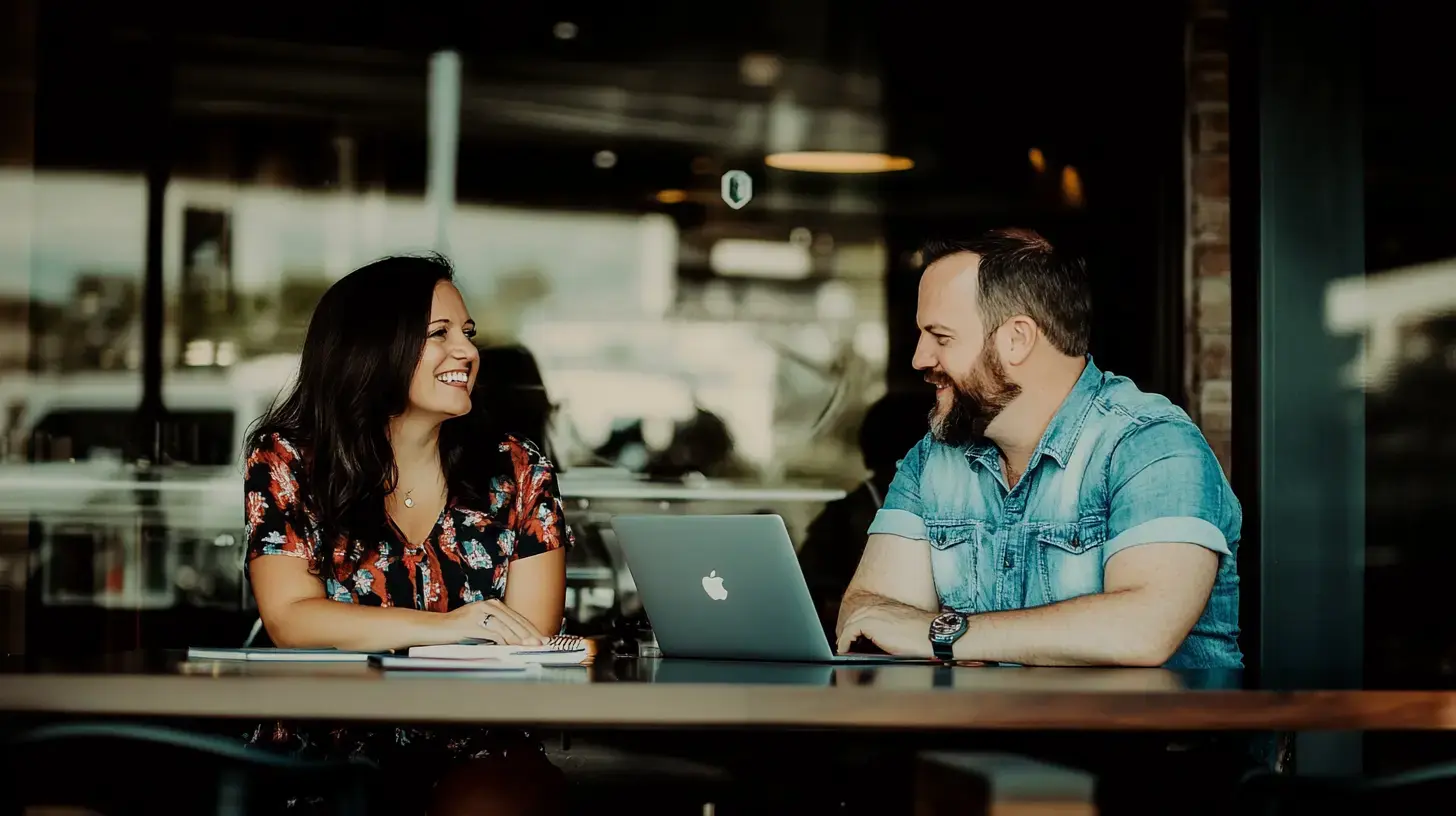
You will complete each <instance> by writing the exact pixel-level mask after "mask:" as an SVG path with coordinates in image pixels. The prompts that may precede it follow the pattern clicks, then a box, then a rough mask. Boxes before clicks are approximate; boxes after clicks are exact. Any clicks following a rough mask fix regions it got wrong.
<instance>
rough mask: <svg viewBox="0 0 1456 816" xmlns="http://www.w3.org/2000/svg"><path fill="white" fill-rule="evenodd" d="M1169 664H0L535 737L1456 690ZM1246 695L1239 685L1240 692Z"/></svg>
mask: <svg viewBox="0 0 1456 816" xmlns="http://www.w3.org/2000/svg"><path fill="white" fill-rule="evenodd" d="M1229 683H1230V681H1228V680H1221V681H1216V682H1213V683H1212V685H1215V686H1218V685H1222V686H1224V687H1222V688H1200V686H1207V685H1210V683H1209V682H1208V679H1207V678H1206V677H1203V676H1200V675H1196V674H1180V673H1175V672H1171V671H1166V670H1162V669H1049V668H988V667H978V668H971V667H963V668H954V669H947V668H937V667H933V666H925V665H907V666H879V667H873V668H858V667H857V668H835V667H830V666H810V665H773V664H752V663H715V662H702V661H673V660H602V661H599V662H598V664H597V665H595V666H592V667H590V668H587V667H582V668H566V669H556V668H538V669H537V670H534V671H533V673H531V674H530V675H518V674H507V675H498V676H490V675H485V676H461V675H442V674H439V673H425V672H410V673H400V672H390V673H386V672H380V671H378V670H375V669H372V668H370V667H368V666H366V665H361V664H317V663H315V664H302V663H296V664H278V663H275V664H263V663H231V662H205V663H187V662H185V661H181V660H180V659H179V658H178V657H177V656H176V655H175V654H168V655H158V654H151V655H125V656H116V657H112V658H108V659H102V660H97V661H92V662H91V663H90V664H89V665H86V666H80V665H74V664H73V665H61V664H49V665H46V664H40V665H37V664H29V665H26V664H24V663H22V662H21V661H17V660H15V659H10V661H9V662H8V663H7V664H4V665H0V711H4V712H12V713H19V712H30V713H52V714H66V715H92V716H111V715H125V716H143V717H209V718H210V717H225V718H244V719H267V718H273V717H279V718H291V717H299V718H308V719H317V718H328V719H337V720H355V721H362V720H371V719H373V720H388V721H394V722H399V721H417V722H456V723H478V724H501V725H506V724H510V725H534V726H538V727H563V728H565V727H576V728H680V729H696V728H703V727H718V726H725V727H757V728H801V727H807V728H832V729H893V730H1056V729H1067V730H1099V731H1102V730H1112V731H1118V730H1121V731H1164V730H1178V731H1203V730H1283V731H1318V730H1374V729H1382V730H1392V729H1394V730H1401V729H1407V730H1437V729H1450V728H1456V692H1445V691H1419V692H1393V691H1392V692H1386V691H1300V692H1273V691H1247V690H1240V689H1238V688H1229V687H1228V685H1229ZM1234 684H1235V685H1236V681H1234Z"/></svg>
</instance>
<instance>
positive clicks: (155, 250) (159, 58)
mask: <svg viewBox="0 0 1456 816" xmlns="http://www.w3.org/2000/svg"><path fill="white" fill-rule="evenodd" d="M152 36H153V37H154V39H153V42H152V51H151V53H150V54H149V55H148V60H147V65H148V67H149V70H148V72H147V76H146V77H145V78H144V81H145V82H146V85H145V86H144V87H143V88H142V93H143V95H144V98H146V99H148V100H149V102H150V104H149V106H148V108H149V109H148V115H147V118H146V119H145V122H146V131H147V136H148V138H147V145H146V148H147V153H146V156H147V165H146V172H147V243H146V253H147V254H146V271H145V276H144V278H143V284H142V402H141V405H140V406H138V407H137V416H136V418H137V431H138V439H137V443H138V453H139V455H140V456H141V458H142V459H144V460H145V461H146V462H147V463H149V464H148V466H146V467H143V468H142V469H141V470H140V471H139V472H138V474H137V491H136V500H137V526H136V535H137V553H138V557H139V559H141V561H142V563H140V564H135V565H129V566H128V569H136V570H138V573H139V574H138V575H136V576H134V578H133V579H134V580H137V581H144V578H143V575H144V574H145V573H146V572H147V563H146V562H148V561H149V560H150V559H154V558H165V556H166V552H167V547H168V546H169V544H168V540H167V539H168V535H167V524H166V520H165V519H164V518H163V517H162V515H161V512H162V511H161V506H160V505H161V503H160V501H158V499H159V498H160V497H159V495H158V493H157V491H156V490H155V489H154V485H155V483H156V482H157V481H158V480H159V479H160V478H161V474H160V473H159V472H158V471H157V469H156V468H157V466H159V465H161V464H162V463H163V457H164V454H165V449H166V448H167V447H168V446H167V433H166V430H165V429H166V427H167V424H168V423H167V406H166V403H165V402H164V401H163V399H162V376H163V367H164V364H165V361H164V360H163V359H162V337H163V328H164V325H165V320H166V300H165V277H164V275H163V270H162V261H163V258H164V256H165V249H166V244H165V243H164V242H165V241H166V237H167V236H166V232H165V227H164V224H165V221H166V201H167V184H168V183H169V182H170V181H171V177H172V148H173V141H172V138H173V132H172V74H173V70H174V59H175V54H174V51H173V41H172V37H171V35H170V32H169V31H168V30H167V27H166V23H165V21H163V22H160V23H159V24H157V25H155V26H154V27H153V29H152ZM149 483H150V484H149ZM169 579H170V576H169ZM133 615H134V617H133V620H132V621H131V624H132V625H131V626H130V630H131V631H130V633H129V634H131V635H132V637H131V638H127V637H126V634H128V633H126V632H125V631H124V630H123V629H122V628H121V626H120V625H121V624H122V620H121V616H117V617H116V618H114V619H112V621H111V624H112V625H114V626H117V627H118V628H117V630H115V636H114V637H109V638H108V641H109V643H108V646H110V647H112V648H120V647H121V644H123V643H130V645H131V646H132V648H137V649H140V648H143V646H144V645H145V640H144V639H143V637H142V620H141V619H142V613H141V610H140V609H138V610H135V611H134V613H133Z"/></svg>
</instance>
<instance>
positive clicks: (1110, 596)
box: [955, 590, 1181, 666]
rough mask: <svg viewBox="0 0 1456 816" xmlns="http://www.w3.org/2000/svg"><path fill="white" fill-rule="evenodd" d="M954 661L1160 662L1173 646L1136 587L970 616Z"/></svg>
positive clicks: (1175, 644)
mask: <svg viewBox="0 0 1456 816" xmlns="http://www.w3.org/2000/svg"><path fill="white" fill-rule="evenodd" d="M969 623H970V626H969V628H968V629H967V630H966V633H965V634H964V635H962V636H961V638H960V640H958V641H956V644H955V656H956V659H957V660H987V661H995V662H999V663H1022V664H1026V665H1032V666H1109V665H1115V666H1161V665H1162V664H1163V663H1165V662H1166V661H1167V660H1168V658H1169V657H1170V656H1171V655H1172V653H1173V651H1174V650H1176V649H1177V647H1178V643H1179V642H1181V637H1180V638H1179V639H1178V641H1177V642H1171V643H1170V640H1171V638H1170V636H1169V634H1168V632H1167V627H1166V624H1164V623H1163V621H1162V616H1160V615H1159V614H1158V612H1157V611H1156V610H1150V609H1149V604H1148V600H1147V598H1146V596H1144V595H1143V594H1142V593H1140V592H1138V591H1136V590H1128V591H1123V592H1110V593H1098V594H1095V595H1084V596H1082V597H1080V598H1073V599H1071V600H1069V601H1063V602H1061V603H1055V604H1050V605H1048V606H1038V607H1033V608H1031V609H1016V610H1008V611H1005V612H987V613H985V614H980V615H972V616H970V621H969Z"/></svg>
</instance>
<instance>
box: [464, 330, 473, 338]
mask: <svg viewBox="0 0 1456 816" xmlns="http://www.w3.org/2000/svg"><path fill="white" fill-rule="evenodd" d="M465 336H466V337H469V338H471V339H474V338H475V329H474V328H469V329H466V330H465Z"/></svg>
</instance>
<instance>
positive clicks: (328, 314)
mask: <svg viewBox="0 0 1456 816" xmlns="http://www.w3.org/2000/svg"><path fill="white" fill-rule="evenodd" d="M474 335H475V321H474V320H473V319H471V317H470V314H469V311H468V310H467V309H466V306H465V301H464V300H463V299H462V298H461V296H460V292H459V291H458V290H457V289H456V288H455V285H454V282H453V272H452V270H451V268H450V265H449V263H448V262H446V261H445V260H444V259H443V258H440V257H425V258H412V257H400V258H386V259H384V260H381V261H377V262H375V263H372V264H370V265H368V266H365V267H363V268H361V269H359V270H356V271H355V272H353V273H351V274H349V275H347V276H345V277H344V278H343V279H341V280H340V281H339V282H338V283H336V284H334V285H333V286H332V287H330V289H329V290H328V292H326V293H325V294H324V296H323V298H322V299H321V300H320V301H319V304H318V307H317V309H316V310H315V311H314V315H313V318H312V320H311V321H310V322H309V328H308V334H307V337H306V339H305V342H304V348H303V355H302V361H301V363H300V366H299V376H298V378H297V381H296V384H295V386H294V387H293V390H292V391H291V392H290V393H289V394H288V395H287V396H286V397H285V398H284V399H283V400H282V401H281V402H280V403H278V404H277V405H276V406H274V407H273V408H272V409H271V410H270V411H269V412H268V413H267V414H266V415H265V416H264V417H263V418H262V419H260V420H259V421H258V424H257V425H256V427H255V428H254V430H253V432H252V433H251V434H250V435H249V438H250V440H251V443H250V446H249V449H248V451H247V474H246V481H245V485H244V494H245V501H246V507H247V536H248V569H249V573H250V578H251V583H252V587H253V594H254V596H255V597H256V599H257V602H258V610H259V612H260V613H261V615H262V618H263V622H264V625H265V626H266V627H267V630H268V634H269V636H270V637H271V638H272V640H273V642H274V643H275V644H276V645H278V646H284V647H314V648H319V647H334V648H339V649H355V650H364V651H384V650H389V649H395V648H402V647H408V646H416V645H427V644H441V643H454V642H458V641H461V640H464V639H466V638H470V637H483V638H488V639H490V640H494V641H497V642H500V643H509V644H531V645H534V644H536V643H539V642H540V641H541V640H542V639H543V638H544V637H546V636H548V635H553V634H556V633H557V632H558V631H559V630H560V628H561V623H562V613H563V606H564V600H565V592H566V589H565V587H566V568H565V565H566V559H565V549H566V547H567V546H569V544H570V543H571V536H570V532H569V530H568V528H567V526H566V520H565V517H564V513H563V508H562V505H561V501H560V498H559V496H558V494H557V490H556V475H555V470H554V468H553V467H552V465H551V462H550V461H549V460H548V459H547V458H546V457H545V456H544V455H543V454H542V453H541V452H540V450H539V449H538V448H537V447H536V445H535V444H534V443H533V442H532V441H530V440H526V439H522V438H520V437H518V436H515V435H510V434H501V433H491V432H490V431H488V430H487V429H486V424H485V423H484V422H483V421H482V417H483V415H484V413H485V412H484V407H483V406H480V405H477V404H476V402H475V401H474V400H473V399H472V391H473V390H474V387H475V385H476V382H477V378H478V377H479V375H480V371H479V369H480V353H479V352H478V351H477V350H476V348H475V345H474V343H473V342H472V340H471V338H472V337H473V336H474ZM247 740H248V742H249V743H251V744H253V745H257V746H259V747H261V748H267V749H272V750H283V751H288V752H291V753H297V754H303V755H306V756H311V757H320V756H321V757H330V756H343V755H349V756H358V755H360V754H363V755H365V756H369V757H370V758H373V759H375V760H376V761H378V762H380V763H381V764H382V765H383V766H384V767H385V768H386V769H388V768H390V767H391V766H393V767H395V768H401V769H408V772H404V771H400V772H399V773H397V774H396V775H395V776H394V777H393V778H396V779H398V780H399V781H400V782H401V783H402V784H401V785H399V786H397V789H396V790H395V793H396V794H397V795H398V796H399V797H400V801H401V802H409V801H415V802H418V801H422V800H424V799H429V798H431V797H433V798H434V800H435V803H434V804H432V805H431V807H430V811H429V812H430V813H432V814H433V813H454V812H477V810H475V809H479V808H482V807H484V808H487V809H488V810H489V811H490V812H510V811H511V810H512V809H513V808H514V806H515V805H522V804H523V800H522V798H521V796H522V792H521V791H517V790H514V789H513V788H514V787H515V783H517V782H526V781H529V784H530V788H529V790H530V791H532V796H534V797H536V798H539V797H540V796H543V795H544V796H550V795H554V794H557V793H559V788H557V787H553V786H552V785H550V784H544V785H543V784H542V782H543V781H545V780H549V779H554V778H555V769H554V768H552V767H551V765H550V763H549V762H547V760H546V759H545V756H544V751H542V750H541V748H540V746H539V744H536V743H534V742H533V741H531V740H530V739H529V737H528V736H526V735H523V734H521V733H518V732H511V733H505V732H501V731H485V730H483V729H465V730H452V731H448V732H447V731H444V730H439V729H421V728H415V727H410V726H407V725H400V726H398V727H388V728H378V727H367V728H359V727H349V728H343V727H339V726H337V725H331V724H304V723H266V724H261V725H259V726H257V727H256V728H254V729H253V730H252V731H251V732H250V733H249V734H248V736H247ZM521 746H525V747H527V748H528V750H525V751H522V750H520V748H521ZM512 749H513V750H512ZM507 754H509V760H510V762H511V770H510V772H509V773H504V774H503V773H500V772H499V769H497V768H494V766H495V765H498V764H499V763H500V762H502V761H505V760H506V758H507ZM543 775H544V776H543ZM437 780H438V781H439V784H435V783H436V782H437ZM503 780H511V783H510V784H507V782H506V781H503ZM432 790H433V793H431V791H432ZM445 800H449V801H445ZM507 803H509V804H507ZM533 804H540V803H533Z"/></svg>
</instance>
